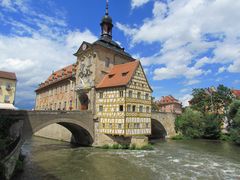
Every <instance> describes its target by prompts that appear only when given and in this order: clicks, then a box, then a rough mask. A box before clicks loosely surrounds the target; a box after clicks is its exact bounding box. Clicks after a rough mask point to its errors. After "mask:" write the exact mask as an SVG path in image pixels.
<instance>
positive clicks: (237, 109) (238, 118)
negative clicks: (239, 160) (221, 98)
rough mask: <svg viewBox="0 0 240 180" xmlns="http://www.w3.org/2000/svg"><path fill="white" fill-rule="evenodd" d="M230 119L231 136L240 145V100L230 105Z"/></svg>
mask: <svg viewBox="0 0 240 180" xmlns="http://www.w3.org/2000/svg"><path fill="white" fill-rule="evenodd" d="M228 117H229V119H230V121H229V132H230V136H231V138H232V140H233V141H234V142H236V143H237V144H240V100H236V101H234V102H233V103H232V104H231V105H230V109H229V113H228Z"/></svg>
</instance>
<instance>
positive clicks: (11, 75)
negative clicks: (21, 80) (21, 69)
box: [0, 71, 17, 80]
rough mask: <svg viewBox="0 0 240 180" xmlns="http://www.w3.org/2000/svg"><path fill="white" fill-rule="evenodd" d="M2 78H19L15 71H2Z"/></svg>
mask: <svg viewBox="0 0 240 180" xmlns="http://www.w3.org/2000/svg"><path fill="white" fill-rule="evenodd" d="M0 78H4V79H11V80H17V77H16V74H15V73H13V72H6V71H0Z"/></svg>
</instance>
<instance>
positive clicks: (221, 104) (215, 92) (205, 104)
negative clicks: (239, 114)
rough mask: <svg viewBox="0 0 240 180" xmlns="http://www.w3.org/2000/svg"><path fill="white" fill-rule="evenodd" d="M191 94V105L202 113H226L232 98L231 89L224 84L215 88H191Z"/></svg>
mask: <svg viewBox="0 0 240 180" xmlns="http://www.w3.org/2000/svg"><path fill="white" fill-rule="evenodd" d="M192 95H193V98H192V100H191V107H192V108H193V109H195V110H197V111H200V112H202V113H203V114H206V113H209V112H211V113H215V114H226V111H227V108H228V106H229V105H230V104H231V102H232V99H233V95H232V92H231V89H229V88H228V87H226V86H224V85H219V86H218V87H217V89H215V88H214V87H212V88H205V89H204V88H200V89H193V92H192Z"/></svg>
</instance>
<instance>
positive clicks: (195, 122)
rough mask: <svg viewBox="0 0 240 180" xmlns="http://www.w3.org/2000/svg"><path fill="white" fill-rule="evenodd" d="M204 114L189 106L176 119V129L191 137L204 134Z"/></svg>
mask: <svg viewBox="0 0 240 180" xmlns="http://www.w3.org/2000/svg"><path fill="white" fill-rule="evenodd" d="M203 124H204V120H203V114H202V113H201V112H198V111H194V110H192V109H190V108H187V109H186V110H185V111H184V113H183V114H182V115H180V116H178V117H177V119H176V121H175V125H176V131H177V132H181V133H182V134H183V135H184V136H186V137H190V138H200V137H202V136H203Z"/></svg>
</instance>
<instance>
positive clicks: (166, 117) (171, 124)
mask: <svg viewBox="0 0 240 180" xmlns="http://www.w3.org/2000/svg"><path fill="white" fill-rule="evenodd" d="M176 117H177V115H176V114H174V113H165V112H152V133H153V135H154V134H155V137H156V138H161V137H166V138H171V137H173V136H175V135H176V131H175V119H176Z"/></svg>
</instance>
